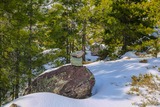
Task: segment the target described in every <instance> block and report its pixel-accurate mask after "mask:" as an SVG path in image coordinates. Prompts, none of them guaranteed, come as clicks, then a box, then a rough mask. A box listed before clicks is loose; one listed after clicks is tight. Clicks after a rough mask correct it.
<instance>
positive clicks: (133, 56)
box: [121, 51, 138, 58]
mask: <svg viewBox="0 0 160 107" xmlns="http://www.w3.org/2000/svg"><path fill="white" fill-rule="evenodd" d="M121 58H138V56H137V55H136V54H135V52H132V51H129V52H126V53H125V54H124V55H122V56H121Z"/></svg>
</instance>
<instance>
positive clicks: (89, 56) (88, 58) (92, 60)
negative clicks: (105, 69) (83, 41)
mask: <svg viewBox="0 0 160 107" xmlns="http://www.w3.org/2000/svg"><path fill="white" fill-rule="evenodd" d="M85 57H86V61H91V62H94V61H96V60H97V59H98V58H99V57H98V56H92V55H91V51H88V50H87V51H86V55H85Z"/></svg>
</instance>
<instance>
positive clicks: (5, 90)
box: [0, 0, 160, 105]
mask: <svg viewBox="0 0 160 107" xmlns="http://www.w3.org/2000/svg"><path fill="white" fill-rule="evenodd" d="M159 4H160V1H159V0H0V105H2V104H4V103H7V102H8V101H11V100H14V99H16V98H18V97H19V96H20V95H21V94H22V93H23V92H22V91H23V90H24V88H25V87H26V86H27V85H28V86H29V85H30V84H31V80H32V79H33V78H34V77H35V76H37V75H39V74H40V73H42V72H43V71H44V70H45V68H44V66H43V65H44V64H46V63H48V62H51V63H54V65H55V67H57V66H60V65H63V64H66V63H70V54H71V52H74V51H76V50H83V51H85V50H86V48H85V47H87V46H91V45H92V44H93V43H99V44H105V45H106V49H104V50H103V51H101V52H100V53H99V55H100V58H101V59H104V58H106V57H110V59H117V58H118V57H119V56H121V55H123V54H124V53H125V52H127V51H133V50H134V51H138V52H146V51H148V50H152V51H151V54H152V55H153V57H157V53H158V52H159V50H160V49H159V45H160V44H159V37H158V36H159V32H157V31H156V30H155V29H157V28H159V27H160V8H159ZM153 32H154V35H152V34H153ZM47 49H52V54H46V53H44V51H45V50H47ZM61 59H63V60H61ZM83 60H84V61H85V55H84V56H83Z"/></svg>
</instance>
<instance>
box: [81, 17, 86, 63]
mask: <svg viewBox="0 0 160 107" xmlns="http://www.w3.org/2000/svg"><path fill="white" fill-rule="evenodd" d="M86 24H87V22H86V20H84V22H83V30H82V31H83V34H82V51H84V53H85V52H86V48H85V46H86ZM82 59H83V61H85V59H86V58H85V54H84V55H83V56H82Z"/></svg>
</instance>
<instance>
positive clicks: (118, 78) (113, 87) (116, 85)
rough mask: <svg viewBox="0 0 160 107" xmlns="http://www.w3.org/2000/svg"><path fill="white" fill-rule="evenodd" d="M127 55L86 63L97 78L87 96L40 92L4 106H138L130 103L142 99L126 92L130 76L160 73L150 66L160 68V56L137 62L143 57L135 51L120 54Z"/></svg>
mask: <svg viewBox="0 0 160 107" xmlns="http://www.w3.org/2000/svg"><path fill="white" fill-rule="evenodd" d="M126 56H127V57H130V59H123V58H122V59H120V60H115V61H107V62H105V61H98V62H94V63H91V64H87V65H85V66H86V67H87V68H88V69H90V71H91V72H92V73H93V74H94V76H95V80H96V83H95V86H94V87H93V91H92V93H93V95H92V96H91V97H89V98H87V99H72V98H68V97H64V96H60V95H56V94H53V93H46V92H42V93H34V94H29V95H26V96H22V97H20V98H18V99H16V100H14V101H12V102H10V103H8V104H7V105H5V106H4V107H9V106H10V105H11V104H12V103H15V104H17V105H18V107H137V106H136V105H133V103H134V104H136V103H137V104H139V102H140V100H141V98H140V97H138V96H131V95H128V94H127V92H128V91H129V88H130V85H128V84H129V83H130V82H131V76H133V75H136V76H137V75H139V74H140V73H141V74H145V73H154V74H158V75H160V72H158V70H157V69H155V68H153V66H156V67H157V68H158V67H159V68H160V58H157V59H156V58H152V59H151V58H150V59H147V60H148V63H139V61H140V60H142V58H137V57H136V55H135V54H133V53H131V52H129V53H128V54H125V55H124V56H123V57H126ZM132 57H134V58H132ZM159 100H160V97H159ZM147 107H154V106H147Z"/></svg>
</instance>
